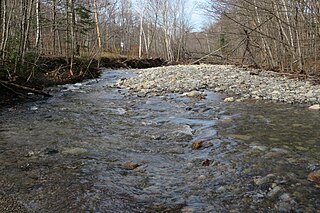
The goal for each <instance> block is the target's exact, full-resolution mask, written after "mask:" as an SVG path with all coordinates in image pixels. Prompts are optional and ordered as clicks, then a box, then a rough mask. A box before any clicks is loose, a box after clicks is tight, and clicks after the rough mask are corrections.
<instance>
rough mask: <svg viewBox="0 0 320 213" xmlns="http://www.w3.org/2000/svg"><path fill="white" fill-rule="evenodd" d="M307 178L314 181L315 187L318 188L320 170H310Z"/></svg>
mask: <svg viewBox="0 0 320 213" xmlns="http://www.w3.org/2000/svg"><path fill="white" fill-rule="evenodd" d="M308 180H309V181H311V182H313V183H315V187H317V188H320V170H318V171H314V172H311V173H310V174H309V175H308Z"/></svg>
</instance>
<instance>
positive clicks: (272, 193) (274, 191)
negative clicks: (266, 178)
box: [267, 186, 282, 198]
mask: <svg viewBox="0 0 320 213" xmlns="http://www.w3.org/2000/svg"><path fill="white" fill-rule="evenodd" d="M281 191H282V188H281V187H280V186H276V187H274V188H273V189H271V191H270V192H268V194H267V196H268V197H270V198H274V197H276V196H277V195H278V194H279V193H280V192H281Z"/></svg>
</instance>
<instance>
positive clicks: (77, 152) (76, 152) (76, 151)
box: [62, 147, 88, 155]
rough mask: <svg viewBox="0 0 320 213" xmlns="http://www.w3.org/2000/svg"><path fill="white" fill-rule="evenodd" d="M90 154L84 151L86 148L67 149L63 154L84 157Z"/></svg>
mask: <svg viewBox="0 0 320 213" xmlns="http://www.w3.org/2000/svg"><path fill="white" fill-rule="evenodd" d="M87 152H88V150H86V149H84V148H79V147H76V148H67V149H65V150H63V151H62V154H64V155H82V154H86V153H87Z"/></svg>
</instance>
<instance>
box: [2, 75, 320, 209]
mask: <svg viewBox="0 0 320 213" xmlns="http://www.w3.org/2000/svg"><path fill="white" fill-rule="evenodd" d="M133 75H134V74H133V73H131V72H130V71H125V70H122V71H121V70H118V71H106V72H105V73H104V74H103V75H102V76H101V78H100V79H98V80H90V81H87V82H84V83H81V84H75V85H65V86H62V87H57V88H53V91H52V94H53V95H54V97H52V98H50V99H46V100H39V101H35V102H31V103H24V104H19V105H16V106H14V107H9V108H3V109H1V111H0V112H1V115H0V116H1V119H0V122H1V125H0V162H1V164H0V186H1V188H0V211H2V212H280V211H282V212H290V211H291V212H317V211H318V212H319V209H320V199H319V197H320V190H319V188H317V187H315V185H314V183H312V182H309V181H308V180H307V176H308V174H309V173H310V172H312V171H315V170H319V169H320V155H319V153H320V131H319V129H320V113H319V112H318V111H309V110H308V109H306V108H305V107H303V106H292V105H284V104H271V103H253V102H252V103H251V102H246V103H224V102H223V97H222V96H221V95H219V94H215V93H212V92H210V91H206V93H207V97H206V99H202V100H199V99H192V98H187V97H183V96H181V95H179V94H169V95H167V96H164V97H149V98H148V97H136V96H129V95H128V94H127V93H126V91H125V90H123V89H117V88H113V87H112V85H113V84H114V83H115V81H116V80H117V79H119V78H127V77H130V76H133ZM193 143H194V144H196V143H198V145H199V146H195V147H193V148H192V144H193Z"/></svg>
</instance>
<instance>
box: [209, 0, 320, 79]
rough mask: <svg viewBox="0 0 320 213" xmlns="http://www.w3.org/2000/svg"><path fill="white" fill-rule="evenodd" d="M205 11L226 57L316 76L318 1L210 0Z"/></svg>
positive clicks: (319, 5) (317, 75) (260, 65)
mask: <svg viewBox="0 0 320 213" xmlns="http://www.w3.org/2000/svg"><path fill="white" fill-rule="evenodd" d="M207 13H208V14H209V15H211V16H212V18H215V20H216V21H215V22H214V23H213V24H211V25H210V26H208V27H207V28H206V32H207V33H208V34H211V35H217V34H218V36H215V37H218V40H216V41H215V44H216V45H220V46H221V47H223V48H222V53H223V55H224V56H225V57H226V58H227V59H230V60H231V61H237V62H238V63H239V62H240V63H244V62H245V61H246V63H247V64H250V65H253V66H255V67H262V68H266V69H273V70H276V71H281V72H298V73H301V74H306V75H307V76H308V77H310V78H315V79H316V78H319V66H320V64H319V62H318V61H319V50H320V49H319V47H320V46H319V38H320V37H319V35H320V34H319V32H320V31H319V21H320V2H319V1H317V0H268V1H266V0H215V1H211V7H209V9H207Z"/></svg>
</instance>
